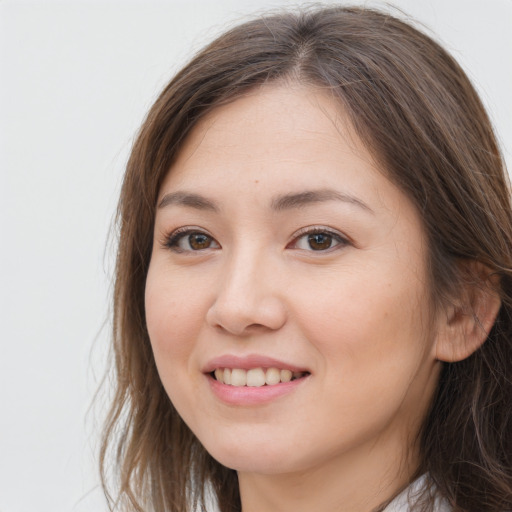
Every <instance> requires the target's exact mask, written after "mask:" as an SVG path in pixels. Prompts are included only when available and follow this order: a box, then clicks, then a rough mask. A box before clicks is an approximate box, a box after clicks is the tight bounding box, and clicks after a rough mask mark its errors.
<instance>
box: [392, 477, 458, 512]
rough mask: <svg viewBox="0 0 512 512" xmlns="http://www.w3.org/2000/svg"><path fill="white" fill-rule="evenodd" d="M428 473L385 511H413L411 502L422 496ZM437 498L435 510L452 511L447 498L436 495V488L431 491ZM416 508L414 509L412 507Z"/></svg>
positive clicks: (440, 511)
mask: <svg viewBox="0 0 512 512" xmlns="http://www.w3.org/2000/svg"><path fill="white" fill-rule="evenodd" d="M426 479H427V475H422V476H420V477H419V478H418V479H417V480H415V481H414V482H413V483H412V484H411V485H409V487H407V488H406V489H405V490H404V491H402V492H401V493H400V494H399V495H398V496H397V497H396V498H395V499H394V500H393V501H392V502H391V503H390V504H389V505H388V506H387V507H386V508H385V509H384V510H383V512H411V504H414V502H415V500H416V499H417V498H418V497H419V496H420V494H421V492H422V491H423V490H424V487H425V483H426ZM430 494H431V495H432V496H434V498H435V505H434V511H435V512H451V510H452V508H451V507H450V505H449V504H448V503H447V502H446V500H445V499H443V498H441V497H440V496H436V491H435V488H434V489H432V490H431V491H430ZM412 510H414V509H412Z"/></svg>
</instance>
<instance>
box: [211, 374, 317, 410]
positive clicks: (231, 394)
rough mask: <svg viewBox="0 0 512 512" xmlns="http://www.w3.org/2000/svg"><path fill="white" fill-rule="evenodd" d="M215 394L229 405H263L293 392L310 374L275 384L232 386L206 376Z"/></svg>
mask: <svg viewBox="0 0 512 512" xmlns="http://www.w3.org/2000/svg"><path fill="white" fill-rule="evenodd" d="M206 377H207V379H208V381H209V384H210V388H211V390H212V391H213V394H214V395H215V396H216V397H217V398H218V399H219V400H221V401H222V402H224V403H226V404H229V405H238V406H250V405H261V404H265V403H269V402H272V401H273V400H277V399H278V398H281V397H283V396H285V395H288V394H290V393H293V392H294V391H295V390H296V389H297V388H298V387H299V386H301V385H302V384H303V383H304V382H305V381H306V380H307V378H308V377H309V376H306V377H301V378H300V379H295V380H292V381H290V382H281V383H280V384H275V385H273V386H259V387H252V386H230V385H228V384H223V383H222V382H219V381H218V380H216V379H214V378H213V377H212V376H210V375H207V376H206Z"/></svg>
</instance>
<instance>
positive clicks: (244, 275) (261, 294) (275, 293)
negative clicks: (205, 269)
mask: <svg viewBox="0 0 512 512" xmlns="http://www.w3.org/2000/svg"><path fill="white" fill-rule="evenodd" d="M278 274H279V272H278V269H277V268H276V265H275V264H274V265H273V264H272V262H270V261H269V259H264V258H263V257H261V255H257V254H254V253H253V254H247V252H245V254H239V255H237V256H235V255H233V257H232V258H230V259H229V261H227V262H226V265H225V267H224V268H223V272H221V273H220V276H219V282H218V285H217V286H218V288H217V293H216V294H215V298H214V302H213V303H212V305H211V306H210V308H209V309H208V312H207V314H206V321H207V323H208V324H209V325H210V326H212V327H215V328H219V329H222V330H223V331H225V332H227V333H230V334H233V335H236V336H244V335H250V334H253V333H254V332H258V331H275V330H278V329H280V328H281V327H282V326H283V325H284V324H285V322H286V307H285V303H284V300H283V296H282V293H281V290H280V279H279V275H278Z"/></svg>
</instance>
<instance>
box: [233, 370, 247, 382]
mask: <svg viewBox="0 0 512 512" xmlns="http://www.w3.org/2000/svg"><path fill="white" fill-rule="evenodd" d="M246 384H247V372H246V371H245V370H240V369H239V368H233V370H231V385H232V386H245V385H246Z"/></svg>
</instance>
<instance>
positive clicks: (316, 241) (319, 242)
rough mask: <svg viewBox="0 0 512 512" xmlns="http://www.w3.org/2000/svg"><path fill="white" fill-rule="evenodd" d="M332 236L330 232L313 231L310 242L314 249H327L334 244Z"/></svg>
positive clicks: (309, 238) (309, 237)
mask: <svg viewBox="0 0 512 512" xmlns="http://www.w3.org/2000/svg"><path fill="white" fill-rule="evenodd" d="M332 241H333V240H332V236H331V235H330V234H329V233H311V234H310V235H308V244H309V247H311V249H313V250H314V251H325V250H326V249H330V247H331V246H332Z"/></svg>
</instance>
